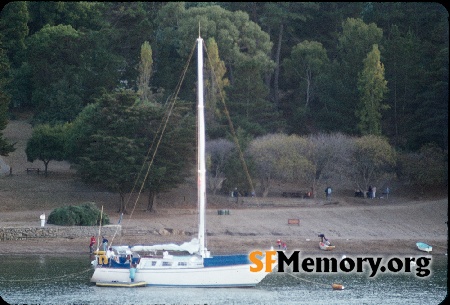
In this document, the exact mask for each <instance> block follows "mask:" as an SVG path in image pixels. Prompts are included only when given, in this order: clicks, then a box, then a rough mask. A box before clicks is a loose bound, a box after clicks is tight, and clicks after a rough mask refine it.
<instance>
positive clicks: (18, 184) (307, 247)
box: [0, 121, 448, 256]
mask: <svg viewBox="0 0 450 305" xmlns="http://www.w3.org/2000/svg"><path fill="white" fill-rule="evenodd" d="M4 134H5V137H6V138H8V139H10V140H11V141H12V142H15V143H16V148H17V149H16V151H15V152H13V153H11V154H10V155H9V156H8V157H3V160H4V161H5V162H6V163H7V164H9V165H11V167H12V168H13V175H12V176H6V177H1V178H0V211H1V213H0V226H1V227H17V226H24V227H30V226H36V227H37V226H39V225H40V222H39V215H40V214H41V213H45V214H46V215H49V214H50V212H51V211H52V210H53V209H54V208H56V207H59V206H63V205H77V204H81V203H83V202H95V203H96V204H97V205H98V206H99V207H100V206H103V207H104V209H105V213H107V214H108V215H109V217H110V220H111V224H117V223H118V220H119V216H120V215H119V214H118V213H117V212H116V211H117V202H118V198H119V197H118V195H116V194H112V193H109V192H105V191H104V190H101V189H95V188H93V187H88V186H86V185H85V184H83V183H82V182H81V181H79V180H78V179H77V178H76V176H75V175H74V171H73V169H71V168H70V165H69V164H68V163H67V162H56V161H52V162H50V165H49V171H50V172H49V176H48V177H44V175H42V174H39V175H38V174H37V173H27V172H26V169H27V168H31V167H33V168H36V167H40V168H43V165H42V162H40V161H35V162H33V163H31V162H27V160H26V154H25V147H26V141H27V139H28V138H29V136H30V134H31V128H30V125H29V124H28V123H26V122H25V121H11V122H10V123H9V125H8V127H7V128H6V129H5V131H4ZM195 184H196V183H195V180H194V181H190V182H189V181H188V182H187V183H186V184H185V185H183V186H180V187H179V188H178V189H176V190H174V191H173V192H170V193H164V194H161V195H160V196H159V197H158V207H157V209H156V212H146V211H145V208H146V198H142V199H141V200H140V201H138V202H137V203H136V205H135V206H134V205H133V204H131V205H130V206H129V211H130V213H129V214H127V215H124V217H123V220H122V222H121V224H122V232H123V236H117V237H114V238H113V237H112V236H108V239H109V240H110V241H112V242H113V244H114V245H121V244H126V245H134V244H150V243H167V242H179V243H182V242H185V241H189V240H190V239H191V238H193V237H195V236H196V234H197V218H198V216H197V214H196V200H195V196H196V190H195ZM392 189H393V190H394V192H393V194H392V196H390V197H389V198H383V199H379V198H377V199H372V200H371V199H364V198H355V197H353V194H352V192H351V191H342V192H339V191H338V190H336V191H335V192H334V193H333V197H332V198H331V200H330V201H326V200H325V199H324V198H317V199H296V198H283V197H281V194H280V196H278V197H277V196H276V195H274V196H272V197H269V198H259V199H255V198H242V197H241V198H240V201H239V203H236V202H235V200H234V199H233V198H230V197H226V196H209V197H208V210H207V217H206V220H207V223H206V228H207V236H208V237H207V247H208V248H209V249H210V250H211V251H212V253H213V254H214V253H215V254H219V253H220V254H224V253H231V252H239V253H248V252H249V251H252V250H256V249H268V248H270V247H271V246H273V247H276V241H277V239H281V240H283V241H285V242H286V244H287V247H288V251H289V250H300V251H302V252H303V253H308V254H318V255H319V254H323V253H324V252H323V251H321V250H320V249H319V246H318V242H319V237H318V234H320V233H323V234H325V236H326V237H327V238H329V239H330V240H331V242H332V244H333V245H335V246H336V248H335V249H334V250H333V253H335V254H339V255H341V254H346V255H349V254H374V255H375V254H385V255H395V254H398V255H400V254H401V255H409V256H414V255H421V254H423V253H425V252H420V251H419V250H418V249H417V247H416V242H418V241H422V242H425V243H428V244H430V245H432V246H433V252H432V254H433V255H445V254H446V253H447V240H448V226H447V221H448V194H447V193H446V191H444V194H440V195H438V196H428V197H426V196H423V194H419V196H418V195H417V194H416V195H414V196H413V195H411V196H408V193H406V195H405V193H401V192H400V189H398V190H397V189H396V188H395V187H393V188H392ZM319 197H320V196H319ZM132 207H135V209H134V210H133V209H132ZM221 209H227V210H228V211H229V215H219V213H218V210H221ZM288 219H299V220H300V223H299V225H295V224H294V225H292V224H288ZM171 232H172V233H171ZM174 232H175V234H174ZM165 234H168V235H165ZM88 244H89V236H86V238H75V239H28V240H21V241H0V254H1V255H21V254H26V255H29V254H55V255H68V254H76V255H77V254H86V253H88V251H87V250H88Z"/></svg>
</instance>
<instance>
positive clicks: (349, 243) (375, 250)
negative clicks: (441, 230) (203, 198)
mask: <svg viewBox="0 0 450 305" xmlns="http://www.w3.org/2000/svg"><path fill="white" fill-rule="evenodd" d="M159 239H160V238H159ZM165 239H166V242H168V243H169V242H171V241H173V239H170V238H168V237H165ZM183 241H189V238H187V239H184V240H180V241H179V243H182V242H183ZM208 241H209V245H210V246H209V250H210V251H211V252H212V253H211V254H212V255H227V254H235V253H239V254H246V253H249V252H251V251H254V250H261V251H265V250H269V249H270V247H271V246H272V247H273V249H274V250H278V249H277V247H276V239H273V242H272V245H270V243H267V242H265V240H255V239H254V238H230V237H226V236H225V237H218V238H215V239H211V240H208ZM416 242H417V241H416V240H411V239H403V240H366V241H365V242H361V241H358V240H340V239H336V240H333V241H332V244H333V245H335V246H336V248H335V249H334V250H332V251H323V250H320V249H319V246H318V240H317V241H316V240H309V241H306V240H298V241H292V242H291V243H290V246H289V247H288V250H287V252H288V253H290V252H292V251H297V250H298V251H300V253H301V255H303V256H304V255H308V256H342V255H346V256H349V255H353V256H356V255H358V256H361V255H364V256H380V255H381V256H408V257H415V256H425V255H432V256H446V255H447V242H448V241H447V240H445V239H434V240H428V241H427V243H429V244H430V245H432V247H433V250H432V251H431V252H430V253H427V252H424V251H420V250H418V249H417V247H416ZM155 243H164V240H159V241H155ZM138 244H142V243H138V242H137V240H136V238H133V239H128V242H122V243H117V244H116V245H131V246H133V245H138ZM230 244H234V245H233V246H230ZM0 245H1V247H0V255H1V256H7V255H14V256H16V255H23V256H29V255H31V256H33V255H49V256H67V255H68V256H72V255H74V256H80V255H89V250H88V241H87V240H85V239H84V238H76V239H67V238H41V239H29V240H16V241H2V242H0Z"/></svg>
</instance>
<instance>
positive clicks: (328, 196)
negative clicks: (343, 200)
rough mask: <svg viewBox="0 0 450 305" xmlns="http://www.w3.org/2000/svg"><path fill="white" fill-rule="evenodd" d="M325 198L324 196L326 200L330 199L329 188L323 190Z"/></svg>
mask: <svg viewBox="0 0 450 305" xmlns="http://www.w3.org/2000/svg"><path fill="white" fill-rule="evenodd" d="M325 196H326V198H327V200H329V199H330V197H331V187H327V188H326V189H325Z"/></svg>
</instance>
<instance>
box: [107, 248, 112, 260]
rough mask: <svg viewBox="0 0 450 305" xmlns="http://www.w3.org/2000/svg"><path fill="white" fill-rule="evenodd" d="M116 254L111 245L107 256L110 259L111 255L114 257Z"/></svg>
mask: <svg viewBox="0 0 450 305" xmlns="http://www.w3.org/2000/svg"><path fill="white" fill-rule="evenodd" d="M113 256H114V251H113V249H112V248H111V247H110V248H109V249H108V251H106V257H107V258H108V260H109V259H110V258H111V257H113Z"/></svg>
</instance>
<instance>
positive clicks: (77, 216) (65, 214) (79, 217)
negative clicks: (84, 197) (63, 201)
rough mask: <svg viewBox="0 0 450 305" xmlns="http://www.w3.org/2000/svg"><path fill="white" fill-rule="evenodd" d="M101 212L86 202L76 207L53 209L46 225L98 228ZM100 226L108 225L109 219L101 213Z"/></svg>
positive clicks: (91, 203) (93, 204)
mask: <svg viewBox="0 0 450 305" xmlns="http://www.w3.org/2000/svg"><path fill="white" fill-rule="evenodd" d="M100 215H101V211H100V210H99V209H98V208H97V206H96V205H95V203H93V202H87V203H84V204H82V205H78V206H65V207H61V208H56V209H54V210H53V211H52V212H51V213H50V215H49V216H48V220H47V223H48V224H54V225H60V226H98V225H99V224H100ZM101 218H102V225H107V224H109V217H108V215H107V214H105V213H103V215H102V216H101Z"/></svg>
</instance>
